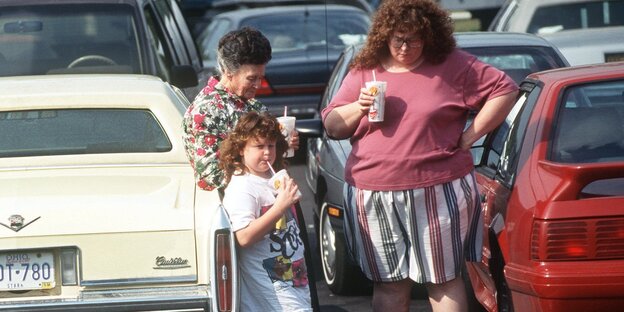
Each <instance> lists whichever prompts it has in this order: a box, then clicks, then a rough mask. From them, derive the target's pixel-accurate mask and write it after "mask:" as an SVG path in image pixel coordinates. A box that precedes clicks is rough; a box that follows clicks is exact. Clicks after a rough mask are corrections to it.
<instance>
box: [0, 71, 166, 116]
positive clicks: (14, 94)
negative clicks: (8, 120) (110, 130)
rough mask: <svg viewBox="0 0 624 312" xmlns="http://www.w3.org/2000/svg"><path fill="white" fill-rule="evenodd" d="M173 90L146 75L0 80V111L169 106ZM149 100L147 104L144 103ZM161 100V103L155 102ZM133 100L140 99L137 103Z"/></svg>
mask: <svg viewBox="0 0 624 312" xmlns="http://www.w3.org/2000/svg"><path fill="white" fill-rule="evenodd" d="M172 92H173V89H172V88H171V87H170V85H169V84H168V83H164V82H163V81H162V80H160V78H158V77H155V76H150V75H129V74H119V75H116V74H102V75H99V74H98V75H93V74H85V75H42V76H17V77H2V78H0V110H7V109H20V108H21V109H24V108H26V109H34V108H37V109H41V108H52V107H55V108H58V107H62V108H65V107H108V106H111V107H133V108H146V107H155V106H171V103H170V100H166V99H165V97H164V96H165V95H169V97H171V96H173V93H172ZM146 98H150V101H145V99H146ZM158 98H163V100H158ZM41 99H45V101H41ZM137 99H142V100H140V101H137Z"/></svg>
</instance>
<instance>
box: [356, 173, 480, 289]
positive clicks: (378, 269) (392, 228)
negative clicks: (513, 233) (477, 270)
mask: <svg viewBox="0 0 624 312" xmlns="http://www.w3.org/2000/svg"><path fill="white" fill-rule="evenodd" d="M344 198H345V222H344V224H345V236H346V241H347V246H348V248H349V252H350V253H351V255H352V257H353V259H355V261H356V262H359V265H360V267H361V268H362V271H363V272H364V274H366V276H367V277H368V278H369V279H371V280H373V281H375V282H394V281H400V280H403V279H406V278H408V277H409V278H410V279H412V280H413V281H415V282H417V283H428V282H430V283H445V282H448V281H450V280H453V279H454V278H455V277H456V276H458V275H459V274H460V270H461V267H462V264H463V261H465V260H467V261H481V246H482V239H483V230H482V227H483V218H482V216H481V203H480V201H479V196H478V191H477V187H476V181H475V178H474V173H472V172H471V173H469V174H468V175H466V176H464V177H462V178H459V179H457V180H454V181H451V182H447V183H443V184H439V185H434V186H430V187H425V188H420V189H413V190H404V191H370V190H360V189H358V188H356V187H354V186H350V185H348V184H345V189H344Z"/></svg>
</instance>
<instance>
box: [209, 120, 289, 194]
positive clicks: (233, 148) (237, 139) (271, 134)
mask: <svg viewBox="0 0 624 312" xmlns="http://www.w3.org/2000/svg"><path fill="white" fill-rule="evenodd" d="M255 138H263V139H268V140H271V141H272V140H275V162H274V163H273V168H274V169H275V171H278V170H281V169H283V168H284V167H285V162H284V153H285V152H286V150H287V149H288V143H287V142H286V137H285V136H284V135H283V134H282V132H281V129H280V124H279V122H278V121H277V118H275V117H274V116H272V115H270V114H269V113H266V112H265V113H257V112H254V111H252V112H248V113H246V114H244V115H243V116H242V117H241V118H240V119H239V120H238V123H237V124H236V127H235V128H234V131H232V132H230V133H229V134H228V136H227V138H226V139H225V140H223V142H221V145H219V168H221V170H223V172H224V173H225V182H226V184H227V183H229V182H230V179H231V178H232V175H235V174H243V173H244V172H245V171H247V169H246V168H245V164H244V163H243V156H242V155H241V153H242V151H243V150H244V149H245V145H246V144H247V142H248V141H249V140H250V139H255Z"/></svg>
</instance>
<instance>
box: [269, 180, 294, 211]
mask: <svg viewBox="0 0 624 312" xmlns="http://www.w3.org/2000/svg"><path fill="white" fill-rule="evenodd" d="M298 191H299V187H298V186H297V183H295V180H293V179H292V178H290V177H283V178H282V183H280V187H279V189H278V190H277V197H276V198H275V205H279V207H280V208H282V209H284V211H285V210H286V209H288V208H290V207H291V206H292V205H294V204H296V203H297V202H298V201H299V199H300V196H299V195H298V194H297V192H298Z"/></svg>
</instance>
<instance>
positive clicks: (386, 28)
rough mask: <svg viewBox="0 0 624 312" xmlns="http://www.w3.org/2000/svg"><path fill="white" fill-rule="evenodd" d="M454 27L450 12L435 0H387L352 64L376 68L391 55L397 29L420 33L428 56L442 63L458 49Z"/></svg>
mask: <svg viewBox="0 0 624 312" xmlns="http://www.w3.org/2000/svg"><path fill="white" fill-rule="evenodd" d="M453 30H454V28H453V21H452V20H451V17H450V15H449V13H448V12H447V11H445V10H444V9H443V8H441V7H440V6H439V5H438V4H437V3H435V2H434V1H433V0H384V1H383V2H382V3H381V5H380V6H379V8H378V9H377V11H376V13H375V16H374V17H373V23H372V25H371V27H370V30H369V33H368V37H367V39H366V43H365V44H364V47H363V48H362V50H361V51H360V53H358V55H357V56H356V57H355V59H354V60H353V62H352V63H351V67H352V68H357V69H372V68H375V67H377V66H378V65H380V62H381V60H383V59H384V58H386V57H387V56H389V55H390V49H389V48H388V40H389V39H390V38H391V36H392V35H393V34H394V32H395V31H399V32H404V33H411V32H417V33H418V34H420V35H421V36H422V39H423V43H424V45H423V56H424V57H425V60H427V61H428V62H430V63H433V64H439V63H441V62H443V61H444V60H445V59H446V57H447V56H448V55H449V54H450V53H451V52H452V51H453V49H455V37H453Z"/></svg>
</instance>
